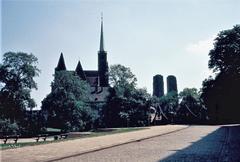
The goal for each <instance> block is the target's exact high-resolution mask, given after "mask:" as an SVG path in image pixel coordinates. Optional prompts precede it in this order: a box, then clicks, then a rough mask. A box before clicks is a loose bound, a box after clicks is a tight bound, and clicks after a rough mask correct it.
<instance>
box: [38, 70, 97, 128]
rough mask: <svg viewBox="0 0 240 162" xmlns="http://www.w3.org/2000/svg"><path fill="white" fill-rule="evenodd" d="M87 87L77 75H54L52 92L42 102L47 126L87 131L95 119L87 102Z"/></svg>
mask: <svg viewBox="0 0 240 162" xmlns="http://www.w3.org/2000/svg"><path fill="white" fill-rule="evenodd" d="M88 90H89V87H88V84H87V83H86V82H85V81H82V80H81V79H80V78H79V77H78V76H77V75H74V74H72V73H70V72H67V71H59V72H56V73H55V79H54V81H53V82H52V92H51V93H50V94H49V95H47V97H46V98H45V99H44V100H43V101H42V111H43V113H44V114H45V116H47V126H48V127H53V128H59V129H62V131H80V130H87V129H90V128H91V127H92V124H93V122H94V120H95V118H97V112H96V111H93V110H92V109H91V108H90V107H89V106H88V105H87V104H86V103H87V102H88V94H89V92H88Z"/></svg>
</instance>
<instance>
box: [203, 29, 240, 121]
mask: <svg viewBox="0 0 240 162" xmlns="http://www.w3.org/2000/svg"><path fill="white" fill-rule="evenodd" d="M209 56H210V60H209V68H210V69H213V71H214V72H215V77H210V78H208V79H206V80H204V82H203V87H202V99H203V100H204V103H205V105H206V106H207V108H208V113H209V116H210V119H211V120H212V121H213V122H240V119H239V115H240V109H239V107H240V102H239V92H240V84H239V83H240V25H236V26H234V27H233V29H229V30H224V31H221V32H220V33H219V34H218V36H217V38H216V39H215V43H214V48H213V49H212V50H211V51H210V53H209Z"/></svg>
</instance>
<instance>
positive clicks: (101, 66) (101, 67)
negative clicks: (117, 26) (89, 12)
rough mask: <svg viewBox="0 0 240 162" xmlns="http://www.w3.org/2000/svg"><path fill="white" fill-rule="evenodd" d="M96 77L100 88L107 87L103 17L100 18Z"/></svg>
mask: <svg viewBox="0 0 240 162" xmlns="http://www.w3.org/2000/svg"><path fill="white" fill-rule="evenodd" d="M98 75H99V83H100V86H101V87H108V86H109V83H108V62H107V52H106V51H105V50H104V39H103V17H101V35H100V49H99V51H98Z"/></svg>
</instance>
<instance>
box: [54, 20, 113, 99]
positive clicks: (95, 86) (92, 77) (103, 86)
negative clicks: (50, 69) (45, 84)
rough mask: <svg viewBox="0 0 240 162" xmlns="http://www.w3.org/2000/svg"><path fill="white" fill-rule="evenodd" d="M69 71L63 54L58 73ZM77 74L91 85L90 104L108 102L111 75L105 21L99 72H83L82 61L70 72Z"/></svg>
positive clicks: (56, 69)
mask: <svg viewBox="0 0 240 162" xmlns="http://www.w3.org/2000/svg"><path fill="white" fill-rule="evenodd" d="M62 70H65V71H69V70H67V68H66V65H65V61H64V57H63V54H62V53H61V55H60V58H59V61H58V65H57V67H56V68H55V72H56V71H62ZM69 72H72V73H75V74H77V75H78V76H79V77H80V78H81V79H82V80H85V81H87V82H88V83H89V85H90V87H91V90H90V94H89V98H90V102H94V103H95V102H96V103H101V102H105V101H106V97H107V96H108V94H109V92H108V90H109V75H108V61H107V52H106V51H105V50H104V38H103V19H101V33H100V48H99V51H98V70H83V68H82V65H81V63H80V61H78V64H77V67H76V69H75V71H69Z"/></svg>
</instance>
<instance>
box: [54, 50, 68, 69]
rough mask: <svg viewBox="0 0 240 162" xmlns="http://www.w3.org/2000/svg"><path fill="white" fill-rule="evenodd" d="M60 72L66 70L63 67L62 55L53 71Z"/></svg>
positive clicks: (64, 66)
mask: <svg viewBox="0 0 240 162" xmlns="http://www.w3.org/2000/svg"><path fill="white" fill-rule="evenodd" d="M61 70H66V65H65V61H64V58H63V53H61V55H60V58H59V61H58V65H57V67H56V68H55V71H61Z"/></svg>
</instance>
